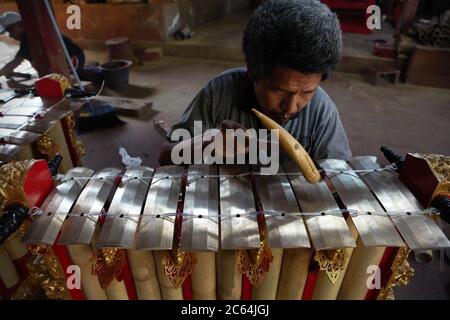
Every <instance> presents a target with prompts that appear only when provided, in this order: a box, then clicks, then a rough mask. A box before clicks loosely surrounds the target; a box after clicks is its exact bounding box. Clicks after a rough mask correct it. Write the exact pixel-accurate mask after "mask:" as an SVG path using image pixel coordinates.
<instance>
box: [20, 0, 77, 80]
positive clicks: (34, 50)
mask: <svg viewBox="0 0 450 320" xmlns="http://www.w3.org/2000/svg"><path fill="white" fill-rule="evenodd" d="M16 3H17V7H18V9H19V12H20V15H21V16H22V21H23V24H24V28H25V36H26V39H27V43H28V47H29V48H30V52H31V56H32V57H33V66H34V67H35V68H36V70H37V71H38V73H39V76H41V77H42V76H45V75H47V74H50V73H59V74H62V75H64V76H65V77H66V78H67V79H69V80H70V71H69V67H68V65H67V61H66V58H65V56H64V51H63V48H62V47H61V44H60V42H59V40H58V37H57V33H56V31H55V30H54V28H53V25H52V22H51V19H50V16H49V14H48V12H47V9H46V6H45V0H33V1H30V0H16Z"/></svg>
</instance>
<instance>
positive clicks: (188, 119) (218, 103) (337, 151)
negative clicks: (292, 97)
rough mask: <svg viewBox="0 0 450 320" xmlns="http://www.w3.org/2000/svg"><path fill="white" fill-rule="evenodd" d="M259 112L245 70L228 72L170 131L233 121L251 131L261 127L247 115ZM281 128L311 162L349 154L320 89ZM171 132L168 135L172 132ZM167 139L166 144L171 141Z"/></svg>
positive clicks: (211, 84) (336, 117) (212, 82)
mask: <svg viewBox="0 0 450 320" xmlns="http://www.w3.org/2000/svg"><path fill="white" fill-rule="evenodd" d="M254 107H256V108H257V109H258V101H257V99H256V96H255V93H254V88H253V81H252V80H251V79H250V78H249V77H248V74H247V71H246V69H245V68H236V69H231V70H227V71H225V72H224V73H222V74H220V75H218V76H217V77H215V78H213V79H211V80H210V81H209V82H208V83H207V84H206V86H205V87H204V88H203V89H202V90H201V91H200V92H199V93H198V94H197V96H196V97H195V98H194V100H193V101H192V102H191V104H190V105H189V107H188V108H187V109H186V111H185V112H184V114H183V116H182V118H181V120H180V122H178V123H177V124H175V125H174V126H173V127H172V131H173V130H175V129H178V128H184V129H187V130H189V132H190V133H191V135H193V134H194V121H202V124H203V131H205V130H207V129H211V128H216V127H217V126H218V125H219V124H220V123H221V122H222V121H224V120H232V121H235V122H237V123H240V124H241V125H243V126H244V127H246V128H248V129H250V128H254V129H260V128H263V126H262V125H261V124H260V122H259V120H258V118H257V117H256V116H255V115H254V114H253V113H252V112H251V111H250V110H251V108H254ZM283 127H284V128H285V129H286V130H287V131H288V132H289V133H290V134H292V136H294V137H295V138H296V139H297V140H298V141H299V142H300V143H301V144H302V146H303V147H304V148H305V150H306V151H307V152H308V153H309V155H310V156H311V158H313V159H314V160H320V159H326V158H332V159H349V158H350V157H351V151H350V147H349V143H348V139H347V136H346V134H345V131H344V128H343V127H342V123H341V120H340V118H339V114H338V111H337V109H336V106H335V104H334V103H333V101H332V100H331V99H330V97H329V96H328V95H327V94H326V92H325V91H324V90H323V89H322V88H320V87H319V88H318V89H317V91H316V93H315V94H314V97H313V98H312V100H311V101H310V102H309V104H308V105H307V106H306V107H305V108H303V109H302V110H301V111H300V112H298V113H297V114H296V115H295V116H294V117H293V118H291V119H290V120H289V121H288V122H286V123H285V124H284V125H283ZM172 131H171V132H172ZM171 132H170V133H169V135H168V140H169V141H171V139H170V136H171Z"/></svg>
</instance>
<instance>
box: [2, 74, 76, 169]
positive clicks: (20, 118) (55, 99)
mask: <svg viewBox="0 0 450 320" xmlns="http://www.w3.org/2000/svg"><path fill="white" fill-rule="evenodd" d="M36 87H37V89H38V93H39V94H40V95H44V94H45V95H46V97H41V96H38V97H33V96H24V97H21V98H14V99H12V100H10V101H8V102H6V103H4V104H1V105H0V165H2V164H4V163H7V162H8V161H11V160H26V159H37V158H39V159H40V158H42V159H50V158H53V157H54V156H55V155H56V154H60V155H62V163H61V170H62V171H63V172H66V171H67V170H69V169H70V168H73V167H75V166H80V165H81V162H80V157H81V156H82V155H83V153H84V148H83V146H82V144H81V143H80V142H79V141H78V140H77V139H76V134H75V115H74V112H76V111H78V110H79V109H80V108H81V107H82V105H83V103H84V101H82V100H75V99H74V100H70V99H66V98H64V92H63V91H64V89H67V88H69V87H70V84H69V82H68V80H67V79H65V78H63V77H62V76H60V75H57V74H51V75H48V76H46V77H44V78H42V79H39V80H37V81H36ZM52 93H53V94H52Z"/></svg>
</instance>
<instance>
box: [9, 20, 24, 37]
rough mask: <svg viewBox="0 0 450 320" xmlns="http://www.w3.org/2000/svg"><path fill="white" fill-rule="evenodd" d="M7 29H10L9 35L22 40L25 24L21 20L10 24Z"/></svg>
mask: <svg viewBox="0 0 450 320" xmlns="http://www.w3.org/2000/svg"><path fill="white" fill-rule="evenodd" d="M6 31H8V33H9V36H10V37H11V38H13V39H15V40H17V41H22V37H23V25H22V23H21V22H17V23H15V24H13V25H11V26H8V27H7V28H6Z"/></svg>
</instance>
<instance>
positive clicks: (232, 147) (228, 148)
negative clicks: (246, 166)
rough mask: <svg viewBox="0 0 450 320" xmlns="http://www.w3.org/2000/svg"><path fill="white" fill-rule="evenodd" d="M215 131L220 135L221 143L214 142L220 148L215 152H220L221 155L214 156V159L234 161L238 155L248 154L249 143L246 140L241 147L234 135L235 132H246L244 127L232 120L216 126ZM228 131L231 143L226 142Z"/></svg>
mask: <svg viewBox="0 0 450 320" xmlns="http://www.w3.org/2000/svg"><path fill="white" fill-rule="evenodd" d="M217 129H219V130H220V132H221V133H222V141H215V143H218V144H219V147H220V146H222V148H216V151H219V150H220V151H221V154H216V157H223V158H231V159H235V158H236V157H237V156H238V155H245V154H247V153H248V149H249V147H248V146H249V141H247V139H246V141H245V144H244V145H241V144H239V143H238V139H237V137H236V136H235V135H234V133H235V132H236V130H242V131H244V132H245V131H247V128H246V127H244V126H243V125H241V124H240V123H237V122H234V121H232V120H225V121H222V122H221V123H220V124H219V125H218V126H217ZM228 130H230V131H229V132H230V133H232V134H233V137H234V138H233V140H231V141H230V140H229V139H228V140H227V131H228ZM230 136H231V135H230Z"/></svg>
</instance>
